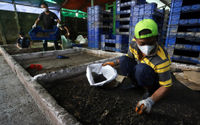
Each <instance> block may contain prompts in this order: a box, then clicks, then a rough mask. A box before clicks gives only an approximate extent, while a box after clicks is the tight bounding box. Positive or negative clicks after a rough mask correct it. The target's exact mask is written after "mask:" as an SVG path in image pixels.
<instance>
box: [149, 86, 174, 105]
mask: <svg viewBox="0 0 200 125" xmlns="http://www.w3.org/2000/svg"><path fill="white" fill-rule="evenodd" d="M170 88H171V87H165V86H161V87H160V88H158V89H157V90H156V91H155V92H154V93H153V95H152V96H151V98H152V100H153V101H154V102H157V101H158V100H160V99H161V98H162V97H163V96H165V95H166V93H167V92H168V91H169V89H170Z"/></svg>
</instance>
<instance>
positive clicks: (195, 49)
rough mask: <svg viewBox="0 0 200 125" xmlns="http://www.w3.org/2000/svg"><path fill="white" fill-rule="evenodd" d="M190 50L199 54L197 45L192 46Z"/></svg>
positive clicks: (199, 47) (199, 50)
mask: <svg viewBox="0 0 200 125" xmlns="http://www.w3.org/2000/svg"><path fill="white" fill-rule="evenodd" d="M191 50H193V51H198V52H200V46H199V45H193V46H192V48H191Z"/></svg>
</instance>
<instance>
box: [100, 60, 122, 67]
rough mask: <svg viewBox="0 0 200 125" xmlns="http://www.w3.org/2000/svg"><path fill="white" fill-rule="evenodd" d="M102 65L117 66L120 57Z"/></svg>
mask: <svg viewBox="0 0 200 125" xmlns="http://www.w3.org/2000/svg"><path fill="white" fill-rule="evenodd" d="M102 65H103V66H106V65H110V66H117V65H119V59H116V60H115V61H112V62H105V63H103V64H102Z"/></svg>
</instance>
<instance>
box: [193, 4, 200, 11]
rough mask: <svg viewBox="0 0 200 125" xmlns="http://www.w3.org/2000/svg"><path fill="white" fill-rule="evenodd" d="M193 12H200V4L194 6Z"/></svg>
mask: <svg viewBox="0 0 200 125" xmlns="http://www.w3.org/2000/svg"><path fill="white" fill-rule="evenodd" d="M191 10H192V11H198V10H200V4H196V5H192V7H191Z"/></svg>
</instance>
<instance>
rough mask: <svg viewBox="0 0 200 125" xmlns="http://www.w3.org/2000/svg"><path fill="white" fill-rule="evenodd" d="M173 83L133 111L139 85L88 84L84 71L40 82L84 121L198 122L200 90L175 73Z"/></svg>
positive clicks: (100, 124)
mask: <svg viewBox="0 0 200 125" xmlns="http://www.w3.org/2000/svg"><path fill="white" fill-rule="evenodd" d="M173 83H174V84H173V86H172V88H171V90H170V92H169V93H168V95H167V96H166V97H165V98H163V99H162V100H160V101H159V102H158V103H156V104H155V105H154V106H153V108H152V111H151V113H150V114H143V115H137V114H136V113H135V111H134V110H135V106H136V104H137V102H138V101H139V100H140V99H142V95H143V92H144V91H143V90H141V89H128V90H124V89H121V88H114V89H105V88H99V87H90V86H89V83H88V81H87V78H86V76H85V74H80V75H77V76H76V77H72V78H70V79H63V80H58V81H55V82H51V83H41V84H42V85H43V86H44V88H46V89H47V91H48V92H49V93H50V94H51V95H52V96H53V97H54V98H55V99H56V100H57V102H58V104H59V105H61V106H62V107H64V108H65V109H66V110H67V111H68V112H69V113H70V114H72V115H73V116H74V117H75V118H76V119H77V120H78V121H80V122H81V123H82V124H83V125H200V101H199V99H200V92H195V91H192V90H190V89H188V88H187V87H185V86H184V85H183V84H181V83H180V82H179V81H177V80H176V79H175V77H173Z"/></svg>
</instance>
